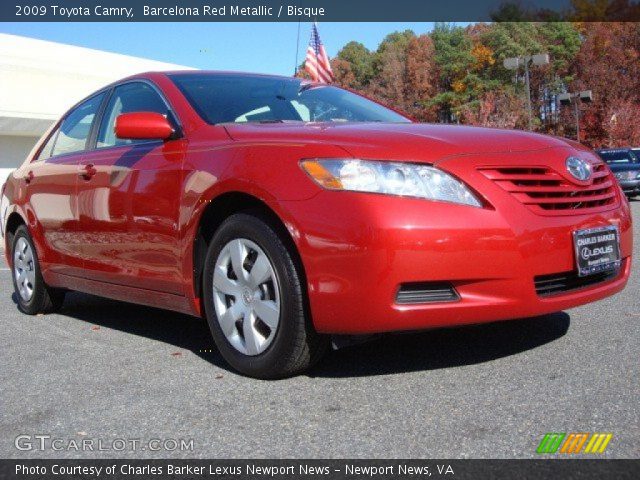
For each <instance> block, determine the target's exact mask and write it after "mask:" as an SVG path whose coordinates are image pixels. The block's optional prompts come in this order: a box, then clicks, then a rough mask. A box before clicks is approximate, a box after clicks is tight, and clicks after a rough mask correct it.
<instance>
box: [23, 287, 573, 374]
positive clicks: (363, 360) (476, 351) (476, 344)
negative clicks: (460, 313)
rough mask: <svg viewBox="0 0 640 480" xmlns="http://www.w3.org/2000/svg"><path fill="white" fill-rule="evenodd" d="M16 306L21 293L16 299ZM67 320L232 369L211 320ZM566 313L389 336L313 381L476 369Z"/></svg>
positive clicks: (546, 334) (126, 310)
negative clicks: (153, 342) (155, 343)
mask: <svg viewBox="0 0 640 480" xmlns="http://www.w3.org/2000/svg"><path fill="white" fill-rule="evenodd" d="M13 299H14V302H15V293H14V294H13ZM60 313H61V314H62V315H64V316H67V317H70V318H74V319H77V320H81V321H83V322H87V323H88V324H90V326H91V327H92V328H93V327H94V326H96V325H97V326H100V327H104V328H110V329H114V330H119V331H121V332H125V333H128V334H131V335H138V336H141V337H146V338H150V339H152V340H156V341H159V342H163V343H166V344H170V345H173V346H175V347H176V348H177V349H178V350H177V351H179V349H183V350H188V351H191V352H193V353H194V354H195V355H197V356H199V357H201V358H202V359H204V360H206V361H208V362H210V363H212V364H213V365H215V366H217V367H219V368H222V369H225V370H228V369H229V367H228V365H227V364H226V363H225V361H224V360H223V359H222V357H221V356H220V354H219V353H218V352H217V350H216V348H215V346H214V344H213V340H212V339H211V334H210V333H209V328H208V326H207V323H206V321H204V320H202V319H198V318H194V317H191V316H188V315H182V314H179V313H175V312H169V311H166V310H160V309H156V308H151V307H145V306H141V305H134V304H129V303H124V302H118V301H115V300H108V299H104V298H100V297H96V296H93V295H87V294H83V293H77V292H71V293H68V294H67V299H66V300H65V305H64V307H63V309H62V311H61V312H60ZM570 323H571V320H570V317H569V315H568V314H567V313H565V312H558V313H554V314H551V315H545V316H541V317H535V318H527V319H520V320H511V321H505V322H497V323H488V324H481V325H473V326H466V327H459V328H447V329H438V330H430V331H424V332H413V333H403V334H387V335H381V336H378V337H375V338H374V339H373V340H371V341H368V342H366V343H363V344H359V345H355V346H350V347H346V348H342V349H340V350H337V351H329V352H327V355H325V357H324V358H323V359H322V360H321V361H320V362H319V364H318V365H316V366H315V367H314V368H312V369H311V370H310V371H309V372H308V375H309V376H311V377H331V378H337V377H357V376H375V375H387V374H393V373H402V372H411V371H422V370H433V369H440V368H451V367H457V366H463V365H473V364H477V363H482V362H487V361H490V360H495V359H499V358H502V357H506V356H510V355H516V354H518V353H521V352H524V351H527V350H531V349H534V348H536V347H538V346H540V345H544V344H546V343H550V342H553V341H554V340H557V339H558V338H560V337H562V336H563V335H565V333H566V332H567V331H568V329H569V325H570Z"/></svg>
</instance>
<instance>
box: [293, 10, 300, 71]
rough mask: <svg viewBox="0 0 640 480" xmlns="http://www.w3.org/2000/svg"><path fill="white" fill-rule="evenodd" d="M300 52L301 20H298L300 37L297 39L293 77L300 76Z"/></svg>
mask: <svg viewBox="0 0 640 480" xmlns="http://www.w3.org/2000/svg"><path fill="white" fill-rule="evenodd" d="M299 50H300V20H298V36H297V37H296V61H295V63H294V65H293V76H294V77H295V76H296V75H297V74H298V53H299Z"/></svg>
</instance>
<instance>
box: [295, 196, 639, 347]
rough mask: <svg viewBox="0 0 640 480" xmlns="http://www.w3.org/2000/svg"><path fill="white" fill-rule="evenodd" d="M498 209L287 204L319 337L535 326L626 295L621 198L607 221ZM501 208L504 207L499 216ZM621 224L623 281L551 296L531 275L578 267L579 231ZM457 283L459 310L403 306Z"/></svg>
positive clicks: (386, 199)
mask: <svg viewBox="0 0 640 480" xmlns="http://www.w3.org/2000/svg"><path fill="white" fill-rule="evenodd" d="M492 195H495V196H499V197H500V198H498V197H494V198H493V199H492V200H494V199H495V200H498V201H496V202H492V204H493V205H496V208H495V209H494V208H491V207H489V208H474V207H468V206H461V205H454V204H447V203H443V202H432V201H425V200H420V199H411V198H400V197H393V196H386V195H377V194H362V193H351V192H329V191H323V192H321V193H320V194H318V195H317V196H316V197H314V198H312V199H311V200H307V201H301V202H289V203H288V204H287V206H286V207H287V209H288V210H289V212H290V215H291V218H293V219H302V218H304V222H302V223H298V224H297V225H291V226H290V229H291V230H292V231H293V233H294V238H295V240H296V243H297V245H298V248H299V251H300V254H301V257H302V261H303V264H304V267H305V272H306V276H307V287H308V293H309V300H310V306H311V313H312V317H313V322H314V325H315V327H316V329H317V330H318V331H320V332H324V333H336V334H364V333H375V332H385V331H401V330H418V329H429V328H435V327H443V326H453V325H463V324H474V323H481V322H489V321H496V320H506V319H514V318H522V317H531V316H537V315H542V314H546V313H550V312H555V311H560V310H564V309H567V308H571V307H575V306H578V305H582V304H585V303H589V302H592V301H595V300H599V299H602V298H605V297H607V296H610V295H612V294H614V293H616V292H618V291H620V290H622V289H623V288H624V286H625V284H626V282H627V279H628V277H629V271H630V265H631V261H630V256H631V252H632V230H631V217H630V211H629V206H628V204H627V202H626V201H625V200H623V199H621V200H620V202H619V204H618V206H616V207H615V208H613V209H610V210H608V211H605V212H600V213H597V214H587V215H575V216H573V215H572V216H557V217H554V216H546V217H543V216H539V215H536V214H535V213H533V212H531V211H530V210H529V209H527V208H526V207H525V206H524V205H523V204H520V203H519V202H517V201H515V200H514V199H513V198H509V194H508V193H506V192H500V191H498V190H496V189H494V191H493V192H492ZM498 205H499V207H498ZM603 225H617V226H618V227H619V231H620V236H621V238H620V240H621V245H620V247H621V255H622V258H623V262H622V267H621V270H620V272H619V274H618V275H617V276H616V277H615V278H613V279H609V280H607V281H605V282H602V283H599V284H595V285H591V286H588V287H585V288H581V289H578V290H573V291H569V292H566V293H560V294H556V295H553V296H549V297H543V296H539V295H538V294H537V293H536V290H535V286H534V277H536V276H541V275H550V274H555V273H560V272H570V271H573V270H575V260H574V251H573V243H572V232H573V231H574V230H576V229H586V228H593V227H598V226H603ZM408 282H450V283H451V284H452V285H453V286H454V287H455V289H456V291H457V292H458V294H459V297H460V298H459V299H458V300H457V301H453V302H443V303H427V304H411V305H403V304H398V303H397V302H396V294H397V292H398V288H399V286H400V285H401V284H404V283H408Z"/></svg>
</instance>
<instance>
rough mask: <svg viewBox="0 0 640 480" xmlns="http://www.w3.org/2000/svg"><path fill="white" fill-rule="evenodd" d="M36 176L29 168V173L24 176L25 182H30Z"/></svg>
mask: <svg viewBox="0 0 640 480" xmlns="http://www.w3.org/2000/svg"><path fill="white" fill-rule="evenodd" d="M34 178H35V175H34V174H33V171H31V170H29V173H27V174H26V175H25V176H24V183H26V184H29V183H31V181H32V180H33V179H34Z"/></svg>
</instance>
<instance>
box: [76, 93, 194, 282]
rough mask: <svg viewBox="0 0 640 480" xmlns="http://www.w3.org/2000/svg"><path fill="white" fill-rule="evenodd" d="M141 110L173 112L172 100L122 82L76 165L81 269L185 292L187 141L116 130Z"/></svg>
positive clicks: (98, 275)
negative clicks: (123, 135) (122, 118)
mask: <svg viewBox="0 0 640 480" xmlns="http://www.w3.org/2000/svg"><path fill="white" fill-rule="evenodd" d="M140 111H144V112H157V113H161V114H168V111H169V107H168V105H167V103H166V102H165V101H164V99H163V98H162V97H161V96H160V95H159V93H158V92H157V91H156V90H155V89H154V88H153V87H152V86H151V85H149V84H148V83H146V82H130V83H125V84H123V85H120V86H117V87H116V88H115V89H114V91H113V93H112V95H111V97H110V99H109V102H108V104H107V107H106V109H105V111H104V115H103V117H102V120H101V123H100V127H99V129H98V131H97V139H96V148H95V149H94V150H91V151H88V152H86V153H85V154H84V155H83V157H82V160H81V162H80V164H79V166H78V178H79V181H78V182H79V183H78V212H79V218H80V234H79V237H80V239H81V242H82V250H83V257H84V275H85V276H86V277H87V278H90V279H92V280H98V281H102V282H107V283H113V284H118V285H126V286H131V287H136V288H142V289H147V290H155V291H160V292H167V293H174V294H182V293H183V286H182V282H181V263H180V260H179V259H180V254H179V249H178V213H179V205H180V185H181V175H182V158H183V153H182V152H183V146H184V141H182V140H170V141H160V140H157V141H156V140H152V141H149V140H144V141H131V140H123V139H119V138H116V137H115V134H114V124H115V119H116V117H117V116H118V115H120V114H122V113H128V112H140Z"/></svg>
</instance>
